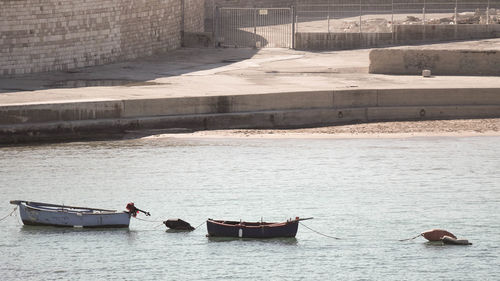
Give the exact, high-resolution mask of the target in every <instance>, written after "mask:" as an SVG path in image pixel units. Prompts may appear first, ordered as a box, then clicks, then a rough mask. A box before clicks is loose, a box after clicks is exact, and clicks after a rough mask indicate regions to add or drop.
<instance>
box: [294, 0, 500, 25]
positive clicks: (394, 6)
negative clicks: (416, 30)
mask: <svg viewBox="0 0 500 281" xmlns="http://www.w3.org/2000/svg"><path fill="white" fill-rule="evenodd" d="M296 9H297V11H296V25H297V26H296V29H297V32H328V33H339V32H346V33H348V32H349V33H375V32H392V31H393V28H394V25H414V24H416V25H425V24H432V25H435V24H440V25H445V24H448V25H456V24H500V0H472V1H471V0H468V1H463V0H297V1H296Z"/></svg>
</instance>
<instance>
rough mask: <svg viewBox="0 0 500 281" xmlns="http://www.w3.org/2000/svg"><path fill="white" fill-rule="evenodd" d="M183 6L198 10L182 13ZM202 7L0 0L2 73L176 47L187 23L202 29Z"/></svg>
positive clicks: (148, 1) (142, 1)
mask: <svg viewBox="0 0 500 281" xmlns="http://www.w3.org/2000/svg"><path fill="white" fill-rule="evenodd" d="M184 1H185V2H184ZM183 6H184V8H185V10H186V11H188V12H197V13H199V14H190V15H188V16H187V17H186V16H184V17H183V14H182V12H183V10H184V9H183ZM203 9H204V1H203V0H45V1H39V0H0V76H2V75H3V76H9V75H19V74H26V73H35V72H45V71H56V70H69V69H73V68H79V67H86V66H94V65H100V64H106V63H111V62H115V61H120V60H126V59H133V58H137V57H140V56H147V55H151V54H154V53H158V52H166V51H169V50H173V49H176V48H178V47H180V46H181V29H182V27H183V26H185V27H186V28H189V29H190V30H196V29H199V31H203V12H202V11H203ZM183 19H184V21H185V24H183V22H182V21H183Z"/></svg>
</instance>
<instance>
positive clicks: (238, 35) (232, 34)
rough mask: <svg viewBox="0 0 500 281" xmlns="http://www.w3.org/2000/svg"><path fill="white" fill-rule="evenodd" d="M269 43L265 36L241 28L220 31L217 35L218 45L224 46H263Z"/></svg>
mask: <svg viewBox="0 0 500 281" xmlns="http://www.w3.org/2000/svg"><path fill="white" fill-rule="evenodd" d="M268 44H269V41H268V40H267V39H266V38H264V37H263V36H261V35H259V34H255V33H253V32H248V31H244V30H241V29H231V30H227V32H220V34H219V36H217V46H218V47H223V48H228V47H229V48H231V47H232V48H242V47H243V48H263V47H266V46H267V45H268Z"/></svg>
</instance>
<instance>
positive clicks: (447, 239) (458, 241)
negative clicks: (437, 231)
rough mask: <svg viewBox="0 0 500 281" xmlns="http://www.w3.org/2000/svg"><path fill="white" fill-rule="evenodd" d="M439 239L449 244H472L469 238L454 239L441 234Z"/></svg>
mask: <svg viewBox="0 0 500 281" xmlns="http://www.w3.org/2000/svg"><path fill="white" fill-rule="evenodd" d="M441 241H443V243H444V244H449V245H472V243H470V242H469V240H466V239H456V238H453V237H450V236H443V238H442V239H441Z"/></svg>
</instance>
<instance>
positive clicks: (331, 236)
mask: <svg viewBox="0 0 500 281" xmlns="http://www.w3.org/2000/svg"><path fill="white" fill-rule="evenodd" d="M299 223H300V224H301V225H303V226H304V227H305V228H307V229H309V230H311V231H312V232H315V233H317V234H319V235H322V236H325V237H328V238H332V239H337V240H340V238H338V237H334V236H330V235H326V234H324V233H321V232H319V231H316V230H314V229H312V228H310V227H309V226H307V225H305V224H304V223H302V222H299Z"/></svg>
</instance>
